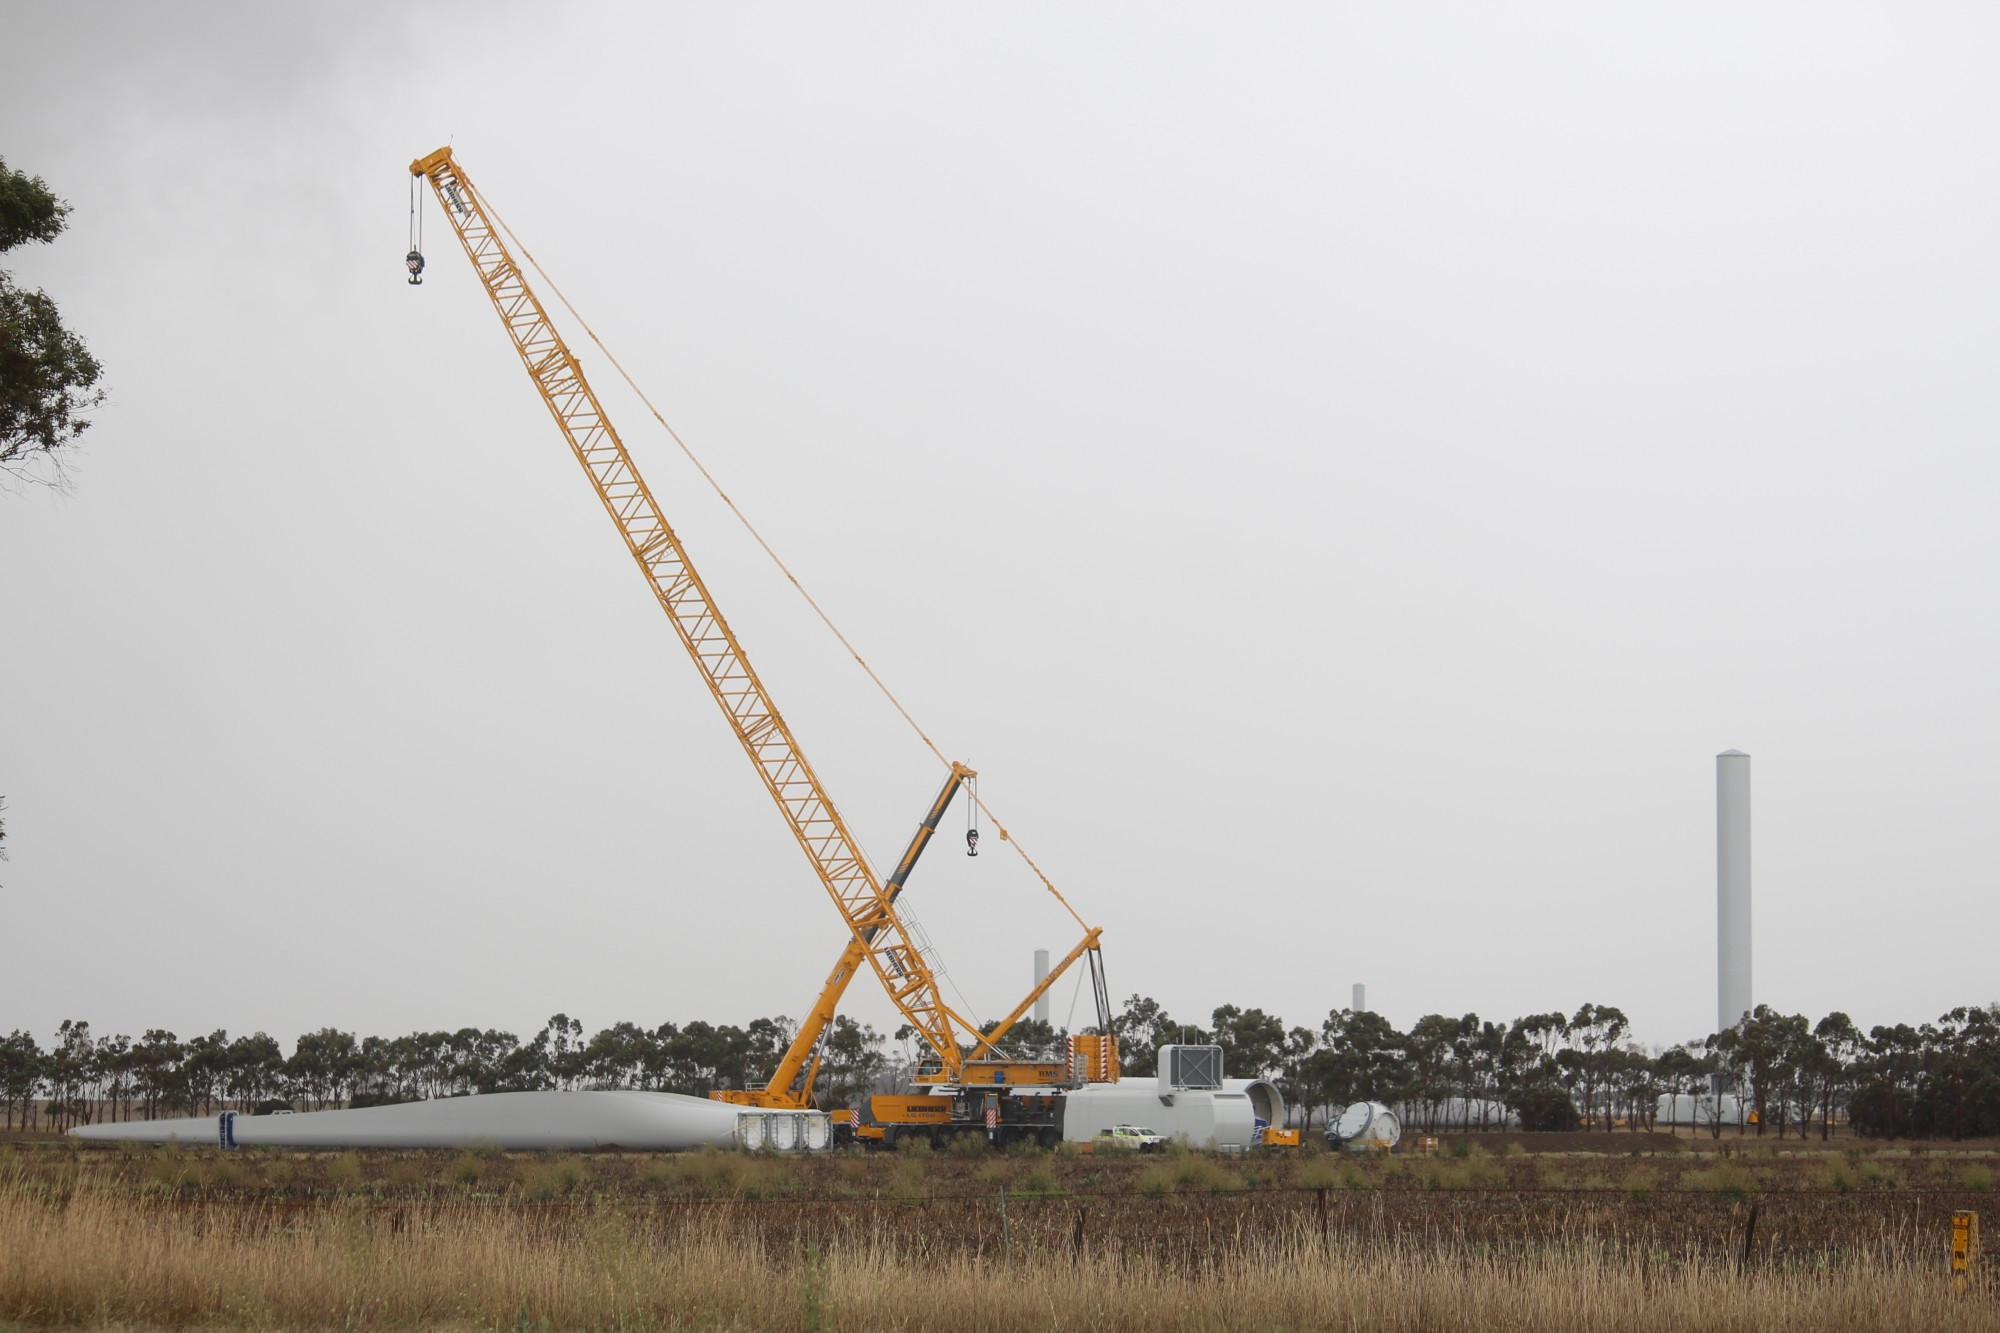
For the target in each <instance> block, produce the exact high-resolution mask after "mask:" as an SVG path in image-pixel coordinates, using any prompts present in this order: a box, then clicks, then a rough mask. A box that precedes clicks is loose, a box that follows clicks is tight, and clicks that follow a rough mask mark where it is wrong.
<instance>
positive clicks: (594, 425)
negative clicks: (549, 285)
mask: <svg viewBox="0 0 2000 1333" xmlns="http://www.w3.org/2000/svg"><path fill="white" fill-rule="evenodd" d="M410 172H411V174H412V175H415V176H422V177H424V178H425V179H426V180H428V181H429V182H430V185H431V188H432V189H433V190H434V191H435V192H436V194H437V197H438V202H439V203H440V204H441V205H442V206H443V210H444V215H445V217H446V219H447V220H448V221H449V222H450V223H451V226H452V230H453V231H454V232H456V233H457V235H458V239H459V241H460V242H461V243H462V244H463V245H464V246H465V253H466V256H467V257H468V258H470V259H471V260H472V266H473V268H474V269H475V270H476V271H477V272H478V274H479V279H480V282H481V284H482V285H483V286H484V287H485V289H486V294H487V296H488V297H490V298H491V299H492V301H493V308H494V309H495V310H496V311H498V312H499V315H500V322H501V323H502V324H503V325H505V326H506V329H507V336H508V337H509V338H510V339H511V340H512V341H513V344H514V350H515V351H517V352H518V353H520V356H521V364H522V365H523V366H525V367H526V368H527V371H528V375H529V378H531V379H532V380H534V382H535V388H536V390H537V391H539V392H540V394H541V395H542V401H543V402H545V403H546V404H548V409H549V414H550V415H551V416H553V417H554V418H555V421H556V425H557V426H558V427H560V428H561V430H562V432H563V436H564V438H566V439H567V440H568V441H569V445H570V448H571V449H572V450H573V451H574V452H575V454H576V458H577V461H578V462H579V463H581V464H582V465H583V469H584V471H585V472H586V473H588V474H589V476H590V481H591V485H592V486H594V487H595V488H596V490H597V494H598V497H599V498H600V499H601V500H602V501H603V502H604V507H605V510H606V511H607V512H609V513H610V515H611V518H612V521H613V522H615V523H616V524H617V525H618V530H619V532H620V533H621V534H622V535H623V536H624V538H625V544H626V546H627V548H628V549H630V551H631V553H632V558H633V559H634V560H635V561H637V562H638V565H639V569H640V571H641V572H642V573H643V574H644V575H645V577H646V581H647V584H648V585H649V586H650V587H651V588H652V590H653V595H654V596H655V597H657V598H658V599H659V602H660V606H661V607H662V608H663V609H664V610H665V611H666V613H667V616H668V618H669V619H670V620H672V622H673V626H674V630H675V632H676V633H677V634H678V635H679V636H680V640H681V643H682V645H683V646H684V647H685V648H686V649H687V651H688V654H689V656H691V657H692V658H693V659H694V661H695V665H696V666H697V667H699V668H700V670H701V675H702V679H703V680H704V681H705V682H706V683H707V685H708V688H709V691H710V692H711V693H712V694H713V695H714V696H715V701H716V702H717V703H718V704H720V705H721V707H722V711H723V713H724V714H725V715H726V716H727V717H728V718H729V723H730V726H731V727H732V728H733V729H734V730H735V733H736V738H737V740H738V741H740V742H741V743H742V745H743V748H744V750H745V752H746V753H748V754H749V756H750V760H751V762H752V763H753V764H755V765H756V767H757V771H758V773H759V774H760V775H761V776H762V777H763V780H764V786H765V788H766V789H767V790H768V791H769V792H770V793H771V798H772V799H773V800H774V801H776V802H777V803H778V808H779V809H780V810H782V811H783V812H784V815H785V819H786V822H787V823H788V824H789V825H790V827H791V830H792V833H793V835H794V836H795V837H797V839H798V842H799V846H800V847H802V848H803V849H804V850H805V853H806V856H807V857H808V859H810V860H811V862H812V864H813V869H814V870H815V871H817V872H818V874H819V877H820V881H821V883H823V884H824V885H825V886H826V891H827V893H828V895H829V896H831V897H832V899H833V902H834V906H835V907H837V908H838V909H839V911H840V914H841V917H842V919H843V920H845V921H846V923H847V928H848V932H849V933H850V934H851V935H852V936H853V938H854V941H855V943H856V945H858V946H859V948H860V949H861V951H862V952H863V953H864V954H865V956H866V957H867V960H868V963H869V965H870V966H871V967H873V968H874V970H875V972H876V974H877V975H878V976H879V977H880V978H881V981H882V985H883V987H884V989H886V990H887V991H888V993H889V995H890V998H891V999H893V1000H894V1001H895V1003H896V1006H897V1008H898V1009H900V1010H901V1011H902V1014H903V1016H904V1018H905V1019H906V1020H907V1021H908V1022H909V1023H910V1025H911V1026H912V1027H913V1028H915V1029H916V1031H917V1032H918V1034H919V1035H921V1036H922V1038H923V1039H924V1041H925V1043H926V1044H928V1045H929V1046H930V1047H931V1049H932V1050H933V1051H934V1052H936V1054H937V1057H938V1058H939V1059H940V1060H942V1061H943V1062H944V1063H945V1065H946V1066H947V1067H948V1069H950V1070H952V1071H956V1070H957V1069H958V1068H959V1067H960V1065H961V1063H962V1060H963V1055H962V1052H961V1050H960V1048H959V1044H958V1037H957V1034H956V1030H955V1028H954V1027H953V1024H952V1020H951V1017H950V1015H949V1013H948V1011H947V1010H946V1009H945V1007H944V1005H943V1004H942V1003H941V1001H940V999H939V996H938V993H937V982H936V979H935V978H934V977H933V976H932V974H931V969H930V965H929V964H928V963H927V962H926V961H925V959H924V957H923V955H922V953H921V952H920V951H919V950H918V949H917V947H916V945H915V944H914V942H913V941H912V940H911V939H910V937H909V934H908V932H907V931H906V930H905V929H904V926H903V922H902V921H901V919H900V918H898V917H897V915H896V911H895V908H894V906H893V904H892V902H891V897H890V894H889V893H888V892H886V891H885V890H884V888H883V885H882V883H881V881H880V880H879V879H878V878H877V876H876V874H875V872H874V870H873V869H872V868H871V867H870V866H869V864H868V862H867V861H866V859H865V858H864V857H863V856H862V855H861V851H860V848H859V846H858V845H857V844H856V843H855V841H854V838H853V835H852V834H850V833H849V832H848V828H847V824H846V822H845V821H844V820H842V819H841V817H840V813H839V811H837V810H836V809H835V808H834V805H833V801H832V799H831V798H830V797H828V795H827V793H826V789H825V788H824V787H823V786H822V785H821V784H820V780H819V778H818V776H817V775H816V774H815V773H814V772H813V770H812V766H811V765H810V764H808V763H807V762H806V758H805V756H804V754H802V753H801V752H800V750H799V746H798V742H797V741H796V740H795V739H794V738H793V736H792V732H791V728H790V727H788V726H787V725H786V724H785V720H784V719H783V718H782V717H781V716H780V715H779V713H778V710H777V708H776V707H775V706H774V705H773V704H772V702H771V698H770V696H769V694H767V693H766V692H765V689H764V685H763V682H762V681H761V680H759V679H758V677H757V673H756V671H755V670H754V669H752V667H751V665H750V660H749V658H748V657H746V656H745V655H744V652H743V647H742V645H741V644H740V643H738V642H737V640H736V635H735V634H734V633H733V632H732V631H731V630H730V628H729V623H728V621H726V620H725V619H724V618H723V615H722V612H721V611H720V610H719V609H718V608H717V607H716V605H715V601H714V599H713V598H711V597H710V596H709V592H708V588H707V586H706V585H705V584H703V582H702V580H701V576H700V575H699V574H698V573H696V572H695V568H694V565H693V563H692V562H691V561H690V560H689V559H688V555H687V551H686V550H685V549H684V548H683V547H682V546H681V542H680V538H679V537H677V536H676V535H675V534H674V530H673V528H672V527H670V526H669V525H668V523H667V520H666V518H665V516H664V515H663V514H662V513H661V512H660V507H659V505H658V503H657V502H656V501H655V500H654V499H653V493H652V491H651V490H649V489H648V488H647V486H646V482H645V479H644V478H642V477H641V476H640V475H639V470H638V468H637V467H636V466H635V465H634V464H633V462H632V457H631V455H630V454H629V453H627V452H626V449H625V445H624V442H623V441H622V440H620V439H619V438H618V432H617V431H616V430H615V429H613V427H612V425H611V422H610V421H609V420H608V419H607V418H606V417H605V415H604V409H603V407H602V406H601V405H599V403H598V401H597V395H596V394H595V393H594V392H592V390H591V388H590V384H589V382H588V381H586V380H585V379H584V375H583V370H582V368H581V367H580V366H578V364H577V360H576V357H575V356H574V355H572V354H571V352H570V350H569V347H568V346H567V345H566V344H565V343H564V342H563V340H562V337H561V336H560V335H559V334H558V333H557V332H556V329H555V326H554V325H553V324H552V323H551V322H550V320H549V316H548V312H547V311H546V310H544V309H543V307H542V303H541V301H540V300H539V299H538V298H537V297H536V296H535V293H534V291H533V290H532V289H531V288H530V287H529V286H528V284H527V281H526V279H525V278H523V276H522V274H521V270H520V267H519V266H518V265H517V264H516V263H515V261H514V257H513V255H512V254H510V253H509V252H508V249H507V247H506V245H505V244H504V243H503V242H502V240H501V238H500V236H499V234H498V232H497V231H496V230H495V227H494V225H493V221H492V219H491V218H490V217H489V216H488V213H487V210H486V208H485V207H484V205H483V204H482V203H481V201H480V197H479V193H478V191H476V190H475V189H474V188H473V186H472V183H471V181H470V180H468V179H467V178H466V175H465V172H464V170H463V168H461V167H460V166H459V165H458V164H457V163H456V162H455V161H453V160H452V156H451V150H450V149H449V148H441V149H439V150H438V151H437V152H435V153H432V154H431V155H430V156H428V157H424V158H420V159H418V160H417V161H415V162H413V163H411V164H410ZM797 1049H798V1048H797V1047H796V1046H795V1051H796V1050H797ZM787 1058H788V1061H789V1060H791V1059H792V1058H793V1057H791V1056H788V1057H787ZM797 1072H798V1070H797V1069H796V1068H793V1069H790V1070H786V1069H781V1070H780V1071H779V1076H778V1077H774V1078H773V1080H772V1086H773V1087H774V1088H777V1087H786V1086H789V1084H790V1082H791V1078H792V1076H793V1075H795V1074H796V1073H797ZM780 1078H782V1079H783V1080H784V1081H783V1082H780V1081H779V1080H780Z"/></svg>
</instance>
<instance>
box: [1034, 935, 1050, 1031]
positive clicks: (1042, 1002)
mask: <svg viewBox="0 0 2000 1333" xmlns="http://www.w3.org/2000/svg"><path fill="white" fill-rule="evenodd" d="M1048 978H1049V951H1048V950H1047V949H1037V950H1035V984H1036V985H1037V986H1039V985H1041V984H1042V983H1043V982H1044V981H1047V980H1048ZM1035 1021H1036V1022H1037V1023H1046V1022H1048V1021H1049V993H1048V992H1047V991H1043V992H1042V993H1041V994H1040V995H1037V996H1036V997H1035Z"/></svg>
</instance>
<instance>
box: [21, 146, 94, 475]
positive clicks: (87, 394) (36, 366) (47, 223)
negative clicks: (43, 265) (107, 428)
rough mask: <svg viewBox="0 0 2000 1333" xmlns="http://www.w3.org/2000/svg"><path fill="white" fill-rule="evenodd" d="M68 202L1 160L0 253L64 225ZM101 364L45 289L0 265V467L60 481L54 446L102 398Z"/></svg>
mask: <svg viewBox="0 0 2000 1333" xmlns="http://www.w3.org/2000/svg"><path fill="white" fill-rule="evenodd" d="M68 218H69V205H68V204H67V203H65V202H64V201H63V200H61V199H58V198H56V196H55V195H54V194H53V193H51V192H50V190H49V188H48V186H47V185H46V184H45V183H44V182H43V181H42V178H41V177H39V176H29V175H27V174H25V173H23V172H20V171H14V170H11V169H9V168H8V166H7V163H6V160H5V159H0V254H4V253H6V252H7V251H9V250H13V249H15V248H17V247H19V246H23V245H28V244H31V243H43V244H46V243H47V242H49V241H53V240H54V239H55V238H56V237H57V236H60V235H61V234H62V232H63V229H64V228H65V227H66V226H68V225H69V224H68ZM102 375H103V368H102V367H101V366H99V365H98V363H97V359H96V358H95V357H93V356H92V355H91V354H90V348H89V347H88V346H86V345H85V343H84V341H83V339H82V337H80V336H79V335H78V334H76V333H75V332H74V331H72V330H71V329H68V328H66V327H65V326H64V325H63V322H62V315H61V313H60V312H59V311H58V310H57V309H56V304H55V302H54V301H52V300H50V299H49V296H48V293H46V292H44V291H41V290H40V289H37V290H35V291H24V290H22V289H21V288H19V287H17V286H15V285H14V280H13V277H12V275H11V274H9V273H8V272H6V271H5V270H0V469H5V470H6V471H8V472H11V473H13V474H14V475H15V476H19V477H30V478H34V479H38V480H43V481H49V482H53V483H59V482H60V481H61V479H62V470H61V458H62V454H61V451H62V450H64V449H66V448H68V447H70V446H71V445H73V444H74V443H75V442H76V438H77V437H78V436H79V435H81V434H82V433H83V432H84V430H85V429H86V428H87V427H88V426H89V425H90V422H89V420H88V419H87V417H86V413H88V412H89V410H90V409H92V408H94V407H96V406H97V405H98V404H100V403H102V402H103V401H104V392H103V390H102V389H100V388H98V387H97V383H98V380H99V379H100V378H101V377H102Z"/></svg>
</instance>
